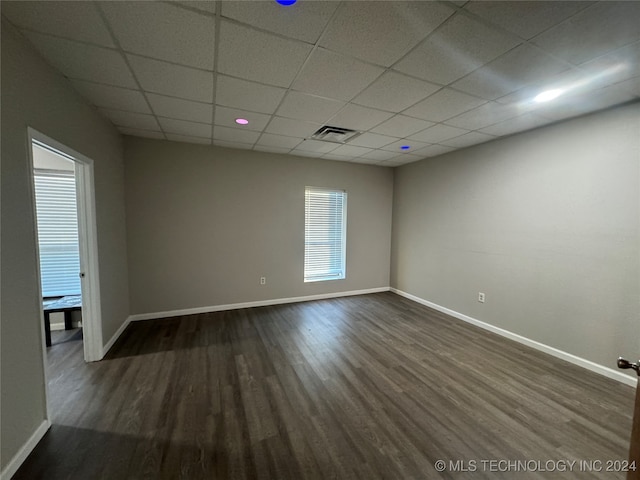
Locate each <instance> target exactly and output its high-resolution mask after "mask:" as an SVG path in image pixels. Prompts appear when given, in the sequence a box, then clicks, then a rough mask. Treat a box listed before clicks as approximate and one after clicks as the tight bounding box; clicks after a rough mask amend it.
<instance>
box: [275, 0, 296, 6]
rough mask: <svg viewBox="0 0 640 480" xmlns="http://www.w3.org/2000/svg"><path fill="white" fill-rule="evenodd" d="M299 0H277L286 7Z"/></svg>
mask: <svg viewBox="0 0 640 480" xmlns="http://www.w3.org/2000/svg"><path fill="white" fill-rule="evenodd" d="M297 1H298V0H276V2H277V3H279V4H280V5H282V6H285V7H289V6H291V5H293V4H294V3H296V2H297Z"/></svg>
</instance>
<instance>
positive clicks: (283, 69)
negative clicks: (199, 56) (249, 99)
mask: <svg viewBox="0 0 640 480" xmlns="http://www.w3.org/2000/svg"><path fill="white" fill-rule="evenodd" d="M220 30H221V34H220V47H219V51H218V71H219V72H221V73H226V74H229V75H234V76H237V77H241V78H245V79H247V80H256V81H259V82H262V83H267V84H270V85H277V86H280V87H288V86H289V85H290V84H291V82H292V81H293V79H294V78H295V76H296V74H297V73H298V70H300V67H302V64H303V63H304V61H305V59H306V58H307V56H308V55H309V52H311V48H312V47H311V45H308V44H305V43H302V42H298V41H294V40H286V39H284V38H281V37H277V36H275V35H270V34H268V33H263V32H259V31H257V30H253V29H252V28H248V27H245V26H242V25H237V24H235V23H231V22H228V21H224V20H223V21H222V22H221V25H220Z"/></svg>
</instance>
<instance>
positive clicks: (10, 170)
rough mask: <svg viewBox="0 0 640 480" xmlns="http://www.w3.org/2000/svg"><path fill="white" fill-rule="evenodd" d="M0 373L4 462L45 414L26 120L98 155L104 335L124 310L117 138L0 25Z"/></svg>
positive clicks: (9, 29)
mask: <svg viewBox="0 0 640 480" xmlns="http://www.w3.org/2000/svg"><path fill="white" fill-rule="evenodd" d="M1 43H2V99H1V102H2V164H1V166H2V199H1V204H2V215H1V216H2V228H1V233H2V239H1V241H2V256H1V261H2V278H1V283H2V287H1V295H2V307H1V312H0V313H1V318H2V323H1V337H2V339H1V347H2V353H1V362H0V363H1V364H2V367H1V375H2V388H1V394H0V400H1V402H2V403H1V405H2V407H1V416H0V421H1V423H2V434H1V438H0V444H1V447H0V468H1V469H4V468H5V467H6V465H7V463H8V462H9V461H11V459H12V458H13V456H14V455H15V454H16V453H17V452H18V450H19V449H20V448H21V447H22V446H23V445H24V443H25V442H26V441H27V440H28V439H29V437H30V436H31V435H32V434H33V433H34V431H35V430H36V428H38V427H39V426H40V425H41V423H42V421H43V420H44V418H45V412H46V410H45V403H44V398H45V397H44V392H45V387H44V372H43V363H42V338H41V331H42V327H41V324H40V322H41V320H40V314H39V302H40V299H39V298H38V282H39V280H38V278H37V263H36V262H37V259H36V245H35V232H34V210H33V199H32V197H31V192H30V187H29V184H30V175H31V171H30V161H29V157H28V149H29V148H30V147H29V145H28V141H27V127H28V126H31V127H33V128H35V129H36V130H38V131H40V132H42V133H44V134H45V135H48V136H49V137H51V138H53V139H55V140H57V141H59V142H60V143H62V144H64V145H67V146H68V147H70V148H72V149H74V150H76V151H78V152H80V153H82V154H84V155H86V156H87V157H89V158H91V159H93V160H94V162H95V179H96V180H95V181H96V183H95V191H96V209H97V212H96V213H97V229H98V249H99V262H100V294H101V298H102V321H103V336H104V340H105V341H107V340H109V338H110V337H111V336H112V335H113V334H114V333H115V331H116V330H117V329H118V327H119V326H120V325H121V324H122V323H123V322H124V321H125V319H126V318H127V315H128V314H129V304H128V297H129V292H128V286H127V281H128V280H127V266H126V236H125V231H124V229H125V220H124V213H125V211H124V186H123V185H124V174H123V166H122V144H121V137H120V136H119V134H118V133H117V132H116V131H115V129H114V128H113V127H112V126H110V125H109V124H108V123H107V122H106V121H104V120H103V119H102V118H101V117H99V116H98V114H97V113H96V112H95V111H94V110H93V109H92V108H90V107H89V106H87V104H86V103H84V101H83V100H82V99H81V98H80V97H79V96H78V95H77V94H76V93H75V92H73V91H72V90H71V87H70V85H69V83H68V81H67V80H66V79H64V78H63V77H62V76H60V75H59V74H57V73H55V72H54V71H53V69H52V68H50V67H49V66H48V65H47V64H45V63H44V61H43V60H42V59H41V58H40V57H39V56H38V55H37V54H36V53H35V52H34V51H33V50H32V49H31V47H30V46H28V44H27V43H26V42H25V41H24V40H23V39H22V38H21V37H20V36H19V34H17V33H15V31H14V30H13V28H12V27H11V26H10V25H9V24H7V23H6V22H5V21H4V20H3V22H2V42H1Z"/></svg>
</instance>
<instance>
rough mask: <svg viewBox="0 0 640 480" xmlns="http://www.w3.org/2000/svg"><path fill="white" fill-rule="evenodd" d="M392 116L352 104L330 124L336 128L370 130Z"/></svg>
mask: <svg viewBox="0 0 640 480" xmlns="http://www.w3.org/2000/svg"><path fill="white" fill-rule="evenodd" d="M392 116H393V113H389V112H383V111H382V110H375V109H373V108H367V107H361V106H360V105H354V104H353V103H350V104H348V105H347V106H346V107H344V108H343V109H342V110H340V111H339V112H338V113H337V114H336V115H335V116H333V117H331V118H330V119H329V124H330V125H333V126H335V127H342V128H350V129H352V130H368V129H370V128H371V127H374V126H376V125H378V124H379V123H381V122H384V121H385V120H387V119H389V118H391V117H392Z"/></svg>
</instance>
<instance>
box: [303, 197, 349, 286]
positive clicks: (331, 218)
mask: <svg viewBox="0 0 640 480" xmlns="http://www.w3.org/2000/svg"><path fill="white" fill-rule="evenodd" d="M304 212H305V215H304V281H305V282H318V281H322V280H338V279H341V278H345V276H346V273H345V263H346V262H345V258H346V250H347V192H345V191H344V190H332V189H327V188H317V187H306V188H305V199H304Z"/></svg>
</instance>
